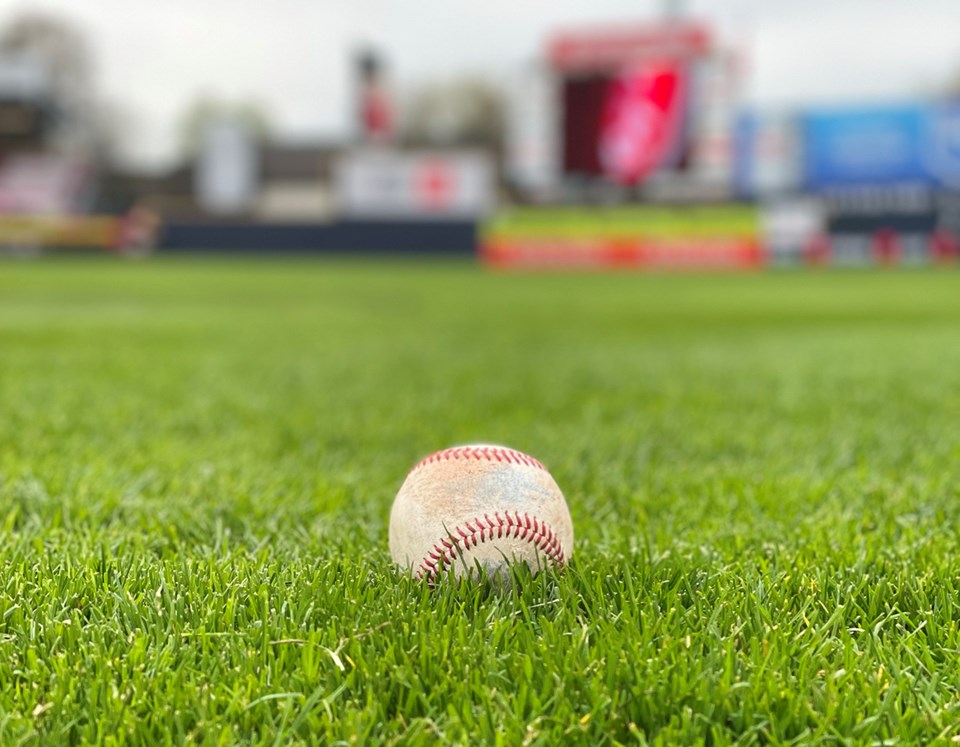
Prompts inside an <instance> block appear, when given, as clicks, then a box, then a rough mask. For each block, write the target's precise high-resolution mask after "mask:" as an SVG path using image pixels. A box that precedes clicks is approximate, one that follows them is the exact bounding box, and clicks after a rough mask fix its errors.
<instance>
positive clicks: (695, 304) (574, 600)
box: [0, 261, 960, 745]
mask: <svg viewBox="0 0 960 747" xmlns="http://www.w3.org/2000/svg"><path fill="white" fill-rule="evenodd" d="M958 415H960V276H958V275H957V274H956V273H953V272H944V273H941V274H935V273H933V272H911V273H906V272H904V273H856V274H854V273H848V274H844V273H830V274H808V273H797V274H788V273H785V274H760V275H735V276H702V277H701V276H662V277H659V276H635V275H617V276H610V275H589V276H578V277H573V276H525V275H490V274H484V273H483V272H481V271H479V270H477V269H475V268H473V267H469V266H466V265H429V264H395V265H380V266H376V267H374V266H370V265H359V264H357V265H354V264H348V263H336V262H327V263H321V262H307V261H303V262H293V261H291V262H287V263H283V262H274V263H268V262H266V261H264V262H244V263H231V262H228V261H208V262H199V261H194V262H189V261H177V262H174V261H154V262H151V263H144V264H123V263H112V262H99V261H98V262H91V263H82V262H76V261H74V262H68V261H58V262H52V261H51V262H46V261H44V262H40V263H35V264H22V263H14V264H2V265H0V532H2V535H0V537H2V543H0V568H2V574H0V744H4V745H7V744H18V743H19V744H37V745H39V744H80V743H91V742H97V743H102V744H137V743H140V744H143V743H149V744H166V743H182V742H197V743H203V744H235V743H247V742H250V743H256V744H285V743H293V742H298V741H303V742H307V743H315V744H334V743H343V744H358V745H359V744H375V743H386V744H434V743H441V744H469V745H478V744H502V745H521V744H530V745H558V744H591V745H593V744H658V745H673V744H711V745H724V744H730V743H738V744H757V745H759V744H786V743H795V744H864V745H867V744H881V743H882V744H900V745H906V744H929V743H942V744H946V745H949V744H951V743H956V742H958V741H960V663H958V662H960V601H958V593H960V552H958V551H960V530H958V527H960V523H958V522H960V490H958V485H960V421H958ZM471 441H487V442H502V443H506V444H509V445H511V446H514V447H516V448H518V449H522V450H524V451H527V452H529V453H531V454H533V455H534V456H536V457H538V458H540V459H541V460H542V461H544V462H545V463H546V464H547V466H548V467H549V468H550V469H551V471H552V472H553V474H554V476H555V477H556V479H557V482H558V483H559V484H560V486H561V487H562V488H563V489H564V490H565V492H566V495H567V497H568V500H569V503H570V506H571V512H572V514H573V518H574V522H575V525H576V530H577V540H576V542H577V544H576V550H575V554H574V559H573V563H572V566H571V567H569V568H568V569H567V571H566V572H564V573H562V574H550V575H544V576H540V577H537V578H533V579H529V578H528V579H521V583H520V584H519V585H518V587H517V588H515V589H514V590H513V591H510V592H507V593H491V592H489V591H488V590H485V589H484V588H482V587H477V586H470V585H468V586H464V587H462V588H454V587H451V586H447V585H444V586H441V587H440V588H437V589H434V590H431V589H429V588H426V587H425V586H424V585H422V584H419V583H415V582H413V581H412V580H410V579H404V578H400V577H398V576H397V575H396V574H395V573H394V571H393V570H392V568H391V565H390V561H389V555H388V552H387V543H386V521H387V516H388V511H389V507H390V503H391V501H392V499H393V496H394V494H395V492H396V490H397V488H398V487H399V485H400V483H401V482H402V480H403V478H404V475H405V473H406V471H407V469H408V468H409V467H410V466H411V465H412V464H413V463H414V461H415V460H416V459H418V458H419V457H421V456H423V455H424V454H425V453H428V452H431V451H433V450H436V449H439V448H441V447H444V446H448V445H450V444H455V443H463V442H471Z"/></svg>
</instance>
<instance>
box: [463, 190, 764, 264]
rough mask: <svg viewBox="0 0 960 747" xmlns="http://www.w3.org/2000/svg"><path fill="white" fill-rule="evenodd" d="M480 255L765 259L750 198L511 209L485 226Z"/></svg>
mask: <svg viewBox="0 0 960 747" xmlns="http://www.w3.org/2000/svg"><path fill="white" fill-rule="evenodd" d="M481 257H482V259H483V261H484V262H485V263H486V264H488V265H490V266H492V267H497V268H540V269H589V268H623V269H627V268H632V269H676V270H680V269H749V268H754V267H758V266H760V265H762V264H763V263H764V260H765V255H764V248H763V246H762V243H761V241H760V233H759V224H758V215H757V211H756V209H755V208H754V207H753V206H749V205H715V206H701V207H689V206H688V207H652V206H642V207H640V206H636V207H621V208H606V209H597V208H580V209H578V208H525V209H516V210H512V211H509V212H506V213H504V214H502V215H499V216H497V217H496V218H495V219H494V220H492V221H490V222H488V223H487V224H486V225H485V226H484V228H483V236H482V240H481Z"/></svg>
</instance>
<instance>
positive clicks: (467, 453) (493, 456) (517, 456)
mask: <svg viewBox="0 0 960 747" xmlns="http://www.w3.org/2000/svg"><path fill="white" fill-rule="evenodd" d="M451 459H454V460H458V459H476V460H480V461H484V462H501V463H502V462H507V463H509V464H522V465H525V466H527V467H534V468H536V469H542V470H544V471H546V467H544V466H543V465H542V464H541V463H540V462H538V461H537V460H536V459H534V458H533V457H532V456H529V455H528V454H524V453H522V452H519V451H515V450H513V449H504V448H500V447H499V446H493V447H491V446H484V447H482V448H479V449H478V448H475V447H473V446H457V447H455V448H452V449H444V450H443V451H438V452H437V453H435V454H431V455H430V456H428V457H424V458H423V459H421V460H420V461H419V462H417V464H415V465H414V467H413V469H412V470H410V471H411V472H415V471H416V470H418V469H420V468H421V467H423V466H426V465H428V464H435V463H436V462H440V461H443V462H449V461H450V460H451Z"/></svg>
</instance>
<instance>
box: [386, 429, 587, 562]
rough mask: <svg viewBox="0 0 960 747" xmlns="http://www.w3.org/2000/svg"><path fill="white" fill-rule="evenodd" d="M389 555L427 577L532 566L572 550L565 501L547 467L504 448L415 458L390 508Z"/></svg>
mask: <svg viewBox="0 0 960 747" xmlns="http://www.w3.org/2000/svg"><path fill="white" fill-rule="evenodd" d="M390 554H391V556H392V557H393V560H394V562H395V563H397V564H398V565H399V566H400V567H401V568H403V569H406V570H408V571H410V572H411V573H413V574H414V575H415V576H417V577H418V578H425V579H427V580H430V581H433V580H435V579H436V578H437V577H439V576H442V575H445V574H446V573H448V572H449V571H450V570H451V569H453V571H454V573H455V574H456V576H458V577H460V576H464V575H467V574H472V573H473V572H475V571H478V570H479V569H481V568H482V569H483V570H484V571H485V572H486V573H487V575H488V576H489V575H503V574H505V573H506V572H507V569H508V566H509V564H510V563H514V562H524V563H526V564H527V565H528V566H530V569H531V570H532V571H533V572H534V573H536V572H537V571H539V570H541V569H543V568H548V567H557V568H559V567H562V566H563V565H564V564H566V563H567V562H568V561H569V560H570V557H571V555H572V554H573V522H572V521H571V520H570V511H569V509H568V508H567V502H566V500H565V499H564V497H563V493H561V492H560V488H559V487H557V483H556V482H554V479H553V477H552V476H551V475H550V473H549V472H548V471H547V469H546V468H545V467H544V466H543V465H542V464H541V463H540V462H539V461H537V460H536V459H534V458H533V457H531V456H528V455H527V454H524V453H522V452H519V451H516V450H515V449H510V448H508V447H506V446H494V445H490V444H471V445H468V446H456V447H453V448H450V449H444V450H443V451H438V452H436V453H435V454H431V455H430V456H428V457H426V458H424V459H422V460H421V461H420V462H418V463H417V464H416V465H415V466H414V467H413V469H412V470H410V473H409V474H408V475H407V479H406V480H405V481H404V483H403V485H402V486H401V487H400V491H399V492H398V493H397V497H396V498H395V499H394V502H393V508H392V510H391V511H390Z"/></svg>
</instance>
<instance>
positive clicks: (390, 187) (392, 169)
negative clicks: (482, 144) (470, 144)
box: [336, 148, 495, 218]
mask: <svg viewBox="0 0 960 747" xmlns="http://www.w3.org/2000/svg"><path fill="white" fill-rule="evenodd" d="M336 187H337V197H338V199H339V203H340V211H341V213H342V214H344V215H345V216H347V217H363V218H397V217H437V218H446V217H462V218H474V217H479V216H481V215H484V214H486V213H488V212H489V211H490V210H491V209H492V208H493V203H494V192H495V183H494V170H493V163H492V161H491V159H490V157H489V156H488V155H486V154H485V153H479V152H472V151H471V152H466V151H460V152H454V153H448V152H437V153H429V152H424V151H416V152H402V151H394V150H388V149H377V148H370V149H364V150H357V151H353V152H352V153H348V154H346V155H345V156H343V157H342V158H341V159H340V161H339V163H338V164H337V169H336Z"/></svg>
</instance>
